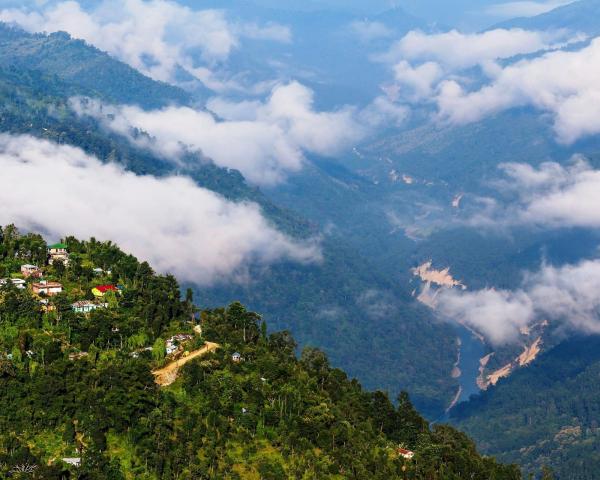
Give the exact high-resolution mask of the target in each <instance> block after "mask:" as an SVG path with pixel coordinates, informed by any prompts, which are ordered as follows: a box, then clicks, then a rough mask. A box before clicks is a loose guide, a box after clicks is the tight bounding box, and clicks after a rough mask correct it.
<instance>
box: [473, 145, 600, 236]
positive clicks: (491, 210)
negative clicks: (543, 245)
mask: <svg viewBox="0 0 600 480" xmlns="http://www.w3.org/2000/svg"><path fill="white" fill-rule="evenodd" d="M499 168H500V170H501V171H502V172H503V173H504V177H503V178H502V179H501V180H499V181H497V182H495V186H496V187H497V188H498V190H499V191H500V192H502V198H499V199H492V198H487V199H483V200H484V201H483V202H480V203H479V205H480V207H481V210H480V211H478V212H477V213H475V214H473V215H471V216H470V218H469V220H468V223H469V224H471V225H473V226H478V227H480V226H488V227H492V228H493V227H510V226H519V225H525V226H532V227H539V228H571V227H579V228H600V208H598V205H600V170H596V169H594V168H592V167H591V166H590V164H589V163H588V162H587V161H586V160H585V159H584V158H583V157H580V156H575V157H574V158H573V159H572V160H571V161H570V162H569V163H568V164H567V165H561V164H559V163H556V162H545V163H543V164H541V165H540V166H538V167H534V166H532V165H529V164H525V163H507V164H502V165H500V167H499Z"/></svg>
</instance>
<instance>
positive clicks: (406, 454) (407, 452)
mask: <svg viewBox="0 0 600 480" xmlns="http://www.w3.org/2000/svg"><path fill="white" fill-rule="evenodd" d="M397 452H398V455H400V456H401V457H403V458H406V459H407V460H410V459H411V458H413V457H414V456H415V452H411V451H410V450H406V449H405V448H398V450H397Z"/></svg>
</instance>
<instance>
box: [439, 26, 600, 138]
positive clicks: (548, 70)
mask: <svg viewBox="0 0 600 480" xmlns="http://www.w3.org/2000/svg"><path fill="white" fill-rule="evenodd" d="M599 62H600V38H596V39H594V40H593V41H592V42H591V43H590V44H589V45H588V46H585V47H583V48H581V49H579V50H576V51H556V52H550V53H547V54H545V55H543V56H541V57H538V58H535V59H532V60H522V61H520V62H517V63H515V64H513V65H508V66H506V67H504V68H502V69H501V70H500V71H499V72H498V74H497V75H496V77H495V78H494V79H493V80H492V81H491V82H490V83H489V84H487V85H484V86H483V87H482V88H480V89H479V90H475V91H471V92H469V91H466V90H465V89H464V88H463V87H462V86H461V85H460V84H459V83H458V82H457V81H447V82H444V83H443V84H442V86H441V88H440V93H439V96H438V97H437V103H438V106H439V113H440V116H441V117H442V118H445V119H448V120H450V121H452V122H456V123H468V122H473V121H478V120H480V119H482V118H485V117H486V116H489V115H491V114H494V113H497V112H500V111H503V110H507V109H510V108H513V107H520V106H533V107H535V108H538V109H540V110H542V111H545V112H549V113H551V114H552V115H553V117H554V129H555V131H556V135H557V139H558V141H559V142H561V143H565V144H570V143H573V142H575V141H576V140H578V139H580V138H582V137H585V136H589V135H596V134H598V133H600V113H599V112H600V108H599V107H600V68H598V65H599V64H600V63H599Z"/></svg>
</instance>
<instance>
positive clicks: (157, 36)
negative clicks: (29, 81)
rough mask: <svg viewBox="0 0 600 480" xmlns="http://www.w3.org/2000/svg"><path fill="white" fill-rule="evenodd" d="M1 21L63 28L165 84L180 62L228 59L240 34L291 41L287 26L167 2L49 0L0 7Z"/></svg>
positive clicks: (37, 28) (202, 64) (192, 66)
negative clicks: (90, 4) (89, 5)
mask: <svg viewBox="0 0 600 480" xmlns="http://www.w3.org/2000/svg"><path fill="white" fill-rule="evenodd" d="M0 20H2V21H5V22H15V23H17V24H19V25H21V26H22V27H23V28H25V29H26V30H28V31H31V32H55V31H59V30H63V31H66V32H68V33H70V34H71V35H72V36H73V37H75V38H79V39H83V40H85V41H87V42H88V43H90V44H92V45H94V46H96V47H98V48H99V49H101V50H104V51H106V52H108V53H110V54H111V55H114V56H115V57H117V58H119V59H120V60H122V61H124V62H126V63H128V64H129V65H131V66H132V67H134V68H136V69H138V70H139V71H141V72H142V73H144V74H146V75H148V76H150V77H152V78H154V79H156V80H162V81H168V82H174V79H175V74H176V71H177V68H178V66H181V67H183V68H185V69H186V70H188V71H189V72H190V73H192V74H193V73H194V72H195V70H196V69H200V73H204V74H205V75H206V72H205V71H204V70H203V69H206V68H210V67H212V66H214V65H215V64H217V63H219V62H223V61H224V60H226V59H227V57H228V56H229V55H230V53H231V52H232V51H233V50H234V49H236V48H238V47H239V46H240V41H241V39H242V38H244V37H245V38H252V39H260V40H272V41H277V42H290V41H291V32H290V30H289V28H287V27H285V26H282V25H278V24H267V25H258V24H255V23H239V22H233V21H231V20H229V19H228V18H227V16H226V14H225V12H224V11H223V10H192V9H190V8H188V7H184V6H181V5H179V4H177V3H175V2H171V1H168V0H151V1H143V0H104V1H103V2H101V3H100V5H99V6H98V7H97V8H96V9H94V10H91V11H87V10H84V9H83V8H82V7H81V5H80V4H79V3H78V2H77V1H62V2H58V3H57V2H52V3H50V4H49V5H47V6H45V7H43V8H40V9H34V10H31V9H28V8H25V7H24V8H21V9H16V8H12V9H4V10H0ZM198 79H199V80H201V81H203V80H204V78H203V77H202V76H201V75H199V76H198Z"/></svg>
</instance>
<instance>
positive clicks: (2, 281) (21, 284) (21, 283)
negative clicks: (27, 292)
mask: <svg viewBox="0 0 600 480" xmlns="http://www.w3.org/2000/svg"><path fill="white" fill-rule="evenodd" d="M9 280H10V282H11V283H12V284H13V285H14V286H15V287H17V288H18V289H19V290H23V289H24V288H25V283H26V282H25V280H23V279H22V278H11V279H8V278H0V287H3V286H4V285H6V284H8V282H9Z"/></svg>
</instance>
